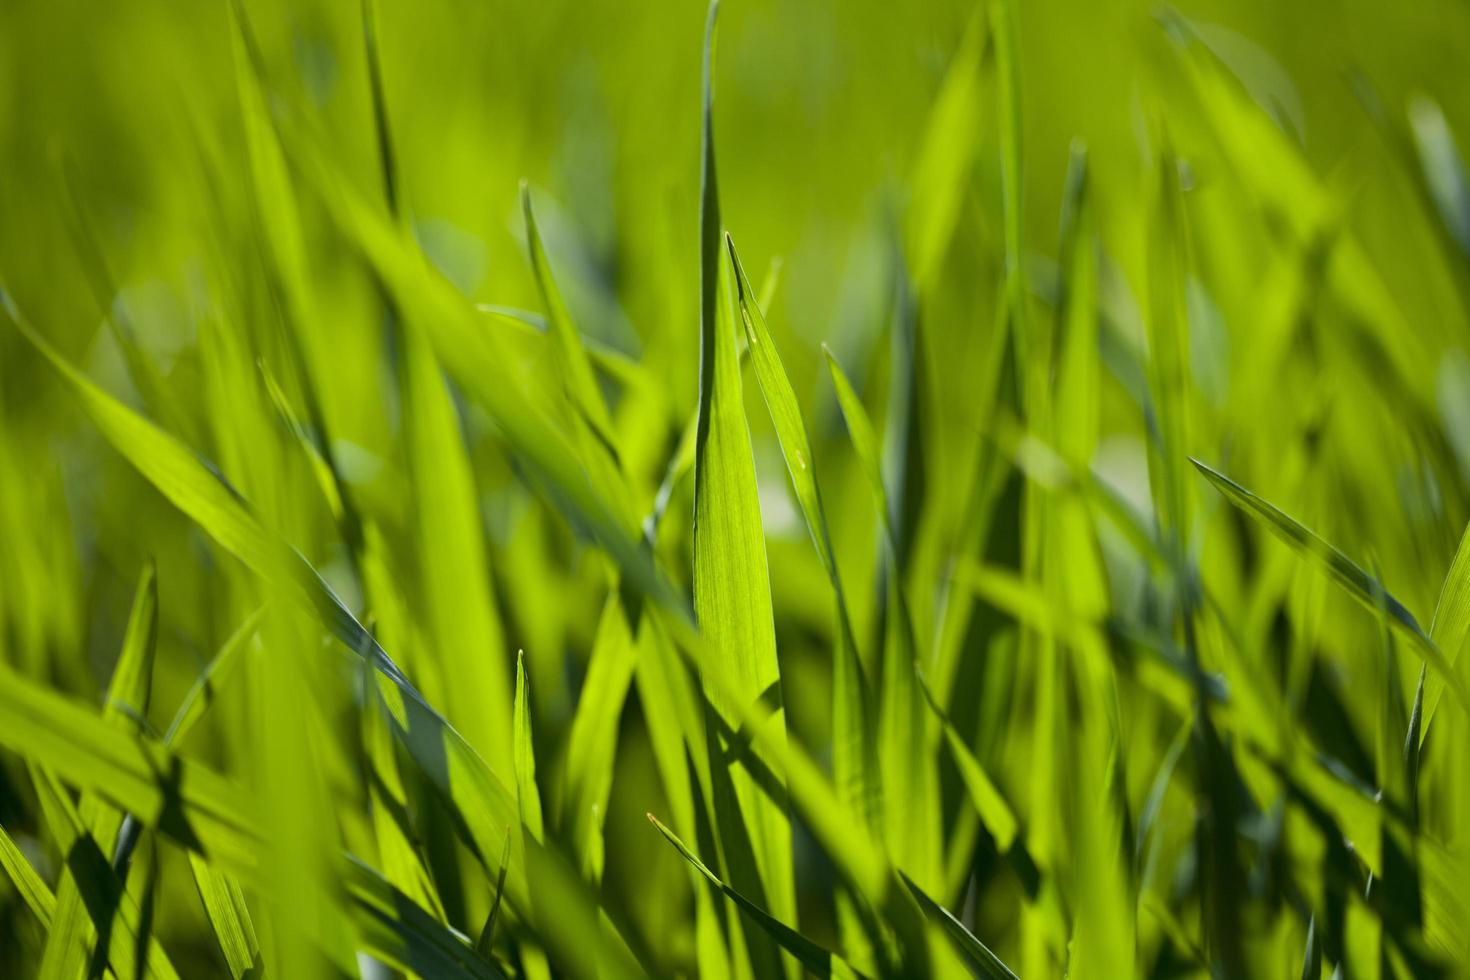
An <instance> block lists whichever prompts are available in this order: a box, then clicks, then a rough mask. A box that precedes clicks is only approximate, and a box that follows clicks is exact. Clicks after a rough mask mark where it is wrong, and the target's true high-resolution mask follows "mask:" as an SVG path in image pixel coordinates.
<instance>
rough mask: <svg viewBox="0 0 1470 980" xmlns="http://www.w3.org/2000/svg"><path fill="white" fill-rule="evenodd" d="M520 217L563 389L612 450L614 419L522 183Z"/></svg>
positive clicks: (527, 187)
mask: <svg viewBox="0 0 1470 980" xmlns="http://www.w3.org/2000/svg"><path fill="white" fill-rule="evenodd" d="M521 213H522V215H523V216H524V217H525V221H526V249H527V251H529V252H530V254H531V271H532V272H533V273H534V274H535V278H536V288H537V290H539V291H540V293H541V303H542V305H543V306H545V308H546V324H547V328H548V332H549V333H550V335H551V339H552V344H553V347H554V349H555V351H556V357H555V360H556V364H557V370H558V371H559V373H560V374H561V381H562V388H563V390H564V391H565V392H566V396H567V399H568V400H569V401H570V402H571V404H572V405H574V406H575V407H576V409H577V410H578V411H579V412H580V414H581V416H582V417H583V418H585V419H586V420H587V422H588V423H589V424H590V425H591V426H592V428H593V431H595V432H596V433H597V434H598V436H599V437H601V438H602V439H603V440H604V442H605V443H606V444H607V445H609V446H610V445H612V444H613V434H612V417H611V416H610V415H609V414H608V411H607V403H606V402H605V401H603V398H602V391H601V390H600V389H599V388H598V387H597V378H596V376H595V375H594V374H593V372H592V360H591V358H590V357H589V356H588V353H587V349H586V348H585V347H583V345H582V337H581V334H580V333H578V331H577V328H576V326H575V325H574V324H573V322H572V315H571V312H570V311H569V310H568V309H567V305H566V302H565V301H564V300H563V299H562V295H561V290H559V289H558V288H557V286H556V280H555V279H554V278H553V277H552V275H551V260H550V259H548V258H547V257H546V248H545V246H544V245H543V244H542V242H541V232H540V230H539V229H538V228H537V226H536V215H535V213H534V212H533V211H532V209H531V189H530V187H529V186H528V185H527V184H526V182H525V181H521Z"/></svg>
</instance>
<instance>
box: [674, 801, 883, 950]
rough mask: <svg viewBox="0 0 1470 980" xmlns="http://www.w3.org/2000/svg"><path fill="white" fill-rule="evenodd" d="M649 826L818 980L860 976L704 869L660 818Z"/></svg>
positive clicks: (700, 862)
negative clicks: (652, 826)
mask: <svg viewBox="0 0 1470 980" xmlns="http://www.w3.org/2000/svg"><path fill="white" fill-rule="evenodd" d="M648 822H649V823H651V824H653V825H654V826H655V827H657V828H658V832H659V833H661V834H663V835H664V839H665V840H667V841H668V842H669V843H670V844H672V845H673V846H674V849H675V850H676V851H678V852H679V853H680V854H681V855H682V856H683V857H684V860H686V861H688V862H689V864H690V865H691V866H693V868H694V869H695V870H696V871H698V872H699V873H700V874H701V875H703V876H704V878H705V880H707V881H708V882H709V883H710V884H712V885H714V886H715V887H716V888H718V889H719V890H720V891H722V892H724V893H725V895H726V896H727V897H728V898H729V899H730V901H732V902H734V903H735V904H736V905H738V906H739V907H740V910H741V911H742V912H744V913H745V914H746V915H747V916H748V917H749V918H750V920H751V921H753V922H754V923H755V924H756V925H758V926H759V927H760V928H761V929H762V930H764V931H765V932H766V933H767V934H768V935H769V936H770V937H771V938H772V939H773V940H775V941H776V943H777V944H779V945H780V947H781V948H782V949H784V950H785V951H786V952H788V953H790V954H791V955H792V956H794V957H796V959H797V962H799V963H801V965H802V966H804V967H806V968H807V970H808V971H810V972H811V973H812V974H813V975H814V976H817V977H833V976H837V977H858V976H861V974H859V973H858V972H857V971H856V970H855V969H853V967H852V966H851V965H849V964H848V963H847V962H846V961H845V960H843V959H842V958H841V957H840V956H838V955H837V954H836V953H833V952H831V951H830V950H827V949H824V948H823V947H822V946H820V945H818V944H817V943H815V942H812V941H811V940H810V939H808V938H806V937H805V936H803V935H802V934H801V933H799V932H797V931H796V930H795V929H792V928H791V927H790V926H788V925H786V923H784V922H782V921H781V920H780V919H777V918H775V917H774V916H772V915H770V914H769V913H767V912H766V911H765V910H763V909H762V908H761V907H760V906H758V905H756V904H755V903H754V902H752V901H750V900H749V899H748V898H746V897H745V896H744V895H742V894H740V893H739V892H738V891H736V890H735V889H733V888H731V887H730V886H729V885H727V884H725V883H724V882H723V881H721V880H720V878H719V876H718V875H716V874H715V873H714V872H713V871H711V870H710V869H709V868H708V867H706V866H705V864H704V862H703V861H701V860H700V859H699V858H698V856H696V855H695V854H694V852H693V851H691V850H689V848H688V847H686V846H685V845H684V842H683V841H681V840H680V839H679V837H678V835H676V834H675V833H674V832H673V831H672V830H670V829H669V828H668V827H665V826H664V825H663V824H662V823H661V822H660V821H659V819H658V818H657V817H655V816H654V815H653V814H651V813H650V814H648Z"/></svg>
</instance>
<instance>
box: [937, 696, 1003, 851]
mask: <svg viewBox="0 0 1470 980" xmlns="http://www.w3.org/2000/svg"><path fill="white" fill-rule="evenodd" d="M918 678H919V690H920V691H922V692H923V694H924V700H925V701H926V702H927V703H928V705H929V709H930V710H931V711H932V712H934V717H935V718H937V719H938V720H939V723H940V725H941V726H942V727H943V729H944V739H945V742H946V744H948V745H949V751H950V755H951V756H952V757H953V758H954V762H955V768H956V769H958V770H959V772H960V781H961V782H962V783H964V784H965V790H966V792H968V793H969V794H970V802H971V803H972V804H974V806H975V812H976V813H978V814H979V815H980V820H981V822H982V823H983V824H984V825H985V829H986V830H987V831H989V833H990V836H991V837H993V838H995V846H996V848H997V850H999V851H1000V852H1001V853H1002V854H1004V853H1006V852H1007V851H1009V850H1010V849H1011V845H1012V844H1014V843H1015V841H1016V834H1017V831H1018V830H1019V825H1018V824H1017V822H1016V815H1015V813H1014V812H1013V811H1012V810H1011V807H1010V804H1009V803H1007V802H1006V800H1005V797H1004V796H1002V795H1001V792H1000V790H998V789H996V787H995V783H994V782H992V781H991V779H990V776H989V775H988V774H987V773H986V772H985V767H984V766H982V765H981V764H980V760H979V759H977V758H975V755H974V753H972V752H971V751H970V747H969V746H968V745H966V744H965V741H964V739H962V738H960V733H959V732H957V731H955V729H954V725H952V724H951V723H950V720H949V717H948V716H947V715H946V714H945V713H944V711H943V709H941V708H940V707H939V704H938V703H937V702H936V701H935V700H934V695H933V694H932V693H931V692H930V690H929V685H928V684H926V683H924V675H923V674H922V673H920V674H919V675H918Z"/></svg>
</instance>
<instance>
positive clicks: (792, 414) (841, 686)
mask: <svg viewBox="0 0 1470 980" xmlns="http://www.w3.org/2000/svg"><path fill="white" fill-rule="evenodd" d="M725 244H726V246H727V247H728V249H729V253H730V265H731V268H732V269H733V270H734V273H735V287H736V296H737V299H738V303H739V308H740V319H741V322H742V323H743V324H744V327H745V336H746V339H747V341H748V349H749V351H750V355H749V356H750V360H751V363H752V364H753V365H754V367H755V376H756V380H757V381H758V382H759V383H760V388H761V394H762V395H763V396H764V397H765V401H766V408H767V409H768V410H769V411H770V415H771V423H772V425H773V426H774V427H775V429H776V437H777V439H778V440H779V442H780V444H781V451H782V454H783V455H784V456H785V459H786V472H787V473H788V474H790V477H791V485H792V487H793V488H794V489H795V491H796V500H797V503H798V505H799V506H800V508H801V513H802V517H803V518H804V519H805V521H806V527H807V532H808V533H809V534H810V535H811V539H812V544H813V545H814V546H815V547H816V550H817V556H818V557H819V558H820V559H821V562H822V567H823V568H824V569H825V570H826V572H827V577H828V578H829V579H830V580H831V582H832V592H833V596H834V602H835V611H836V613H835V620H836V622H835V626H836V629H835V635H834V637H833V653H832V658H833V665H832V678H833V679H832V687H833V690H832V698H833V701H832V732H833V734H832V754H833V760H832V769H833V774H834V777H835V779H836V781H837V786H838V788H839V790H840V791H841V792H842V793H843V794H844V798H845V799H846V800H847V803H848V805H849V806H851V807H852V808H853V809H854V810H855V811H857V812H858V813H859V814H861V815H863V816H865V817H867V818H868V819H870V820H871V819H875V818H876V816H877V813H878V771H877V763H876V759H874V758H873V757H872V748H873V746H874V744H875V742H874V740H873V737H872V735H871V734H870V728H871V724H870V720H869V714H870V708H869V704H870V702H869V696H868V686H867V683H866V680H865V678H864V677H863V670H862V662H861V658H859V656H858V651H857V640H856V638H855V636H854V634H853V628H852V619H851V616H850V615H849V614H848V610H847V598H846V596H845V595H844V593H843V589H842V579H841V576H840V575H839V574H838V570H837V561H836V558H835V557H834V555H833V553H832V532H831V530H830V529H829V527H828V525H827V515H826V512H825V510H824V509H823V506H822V494H821V489H820V488H819V487H818V485H817V478H816V459H815V457H814V455H813V453H812V446H811V440H810V438H809V437H808V434H807V428H806V422H805V421H804V420H803V419H802V416H801V408H800V405H799V404H798V402H797V399H796V392H795V391H794V390H793V389H792V387H791V381H790V379H789V378H788V377H787V375H786V369H785V367H784V366H783V365H782V363H781V356H780V354H779V353H778V352H777V350H776V345H775V341H774V340H773V339H772V337H771V333H770V330H768V329H767V327H766V320H765V317H764V315H762V313H761V309H760V305H759V303H758V302H757V300H756V297H755V296H754V295H752V292H751V286H750V280H749V279H748V278H746V275H745V269H744V268H743V267H742V266H741V264H740V257H739V256H738V255H737V254H736V251H735V243H734V241H733V240H731V238H730V236H729V235H726V236H725Z"/></svg>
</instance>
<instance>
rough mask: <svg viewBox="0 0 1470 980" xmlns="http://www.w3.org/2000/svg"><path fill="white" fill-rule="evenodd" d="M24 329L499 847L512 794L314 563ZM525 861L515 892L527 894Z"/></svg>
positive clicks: (105, 429) (486, 840)
mask: <svg viewBox="0 0 1470 980" xmlns="http://www.w3.org/2000/svg"><path fill="white" fill-rule="evenodd" d="M16 322H17V324H18V325H19V326H20V329H21V331H22V333H23V334H24V335H25V336H26V337H27V338H28V339H29V340H30V341H31V343H32V344H33V345H34V346H35V347H36V348H37V350H39V351H40V352H41V353H42V354H43V355H45V357H46V359H47V360H48V361H49V362H50V363H51V364H52V365H53V366H54V367H55V368H56V370H57V373H58V374H59V376H60V377H61V378H62V379H63V380H64V381H65V382H66V384H67V386H68V387H69V388H70V389H71V391H72V393H73V394H74V395H75V396H76V397H77V399H78V400H79V401H80V402H81V404H82V406H83V407H84V408H85V409H86V410H87V413H88V415H90V416H91V418H92V420H93V422H94V423H95V424H96V425H97V426H98V428H99V429H101V430H102V433H103V435H104V436H106V437H107V439H108V441H109V442H111V443H112V444H113V446H114V448H116V449H117V450H118V451H119V452H120V453H121V454H122V455H123V456H124V457H125V458H126V459H127V460H128V461H129V462H130V463H132V465H133V466H134V467H136V468H137V469H138V471H139V472H140V473H142V474H143V476H144V477H145V478H147V479H148V480H149V482H151V483H153V485H154V486H155V487H157V488H158V489H159V490H160V492H162V493H163V495H164V496H165V497H167V498H168V499H169V500H170V502H172V503H173V504H174V505H175V506H176V507H178V508H179V509H180V510H181V511H183V512H184V513H185V514H186V515H188V516H189V517H190V518H192V519H193V520H194V521H195V522H196V523H198V524H199V525H200V527H201V528H203V529H204V530H205V531H206V532H207V533H208V534H209V535H210V537H212V538H214V540H215V541H216V542H218V543H219V544H220V545H221V546H222V547H224V548H225V550H227V551H229V552H230V553H231V554H233V555H235V557H237V558H239V559H240V560H241V561H242V562H243V563H244V564H245V565H247V566H248V567H249V568H250V569H251V570H252V571H254V572H256V573H257V574H258V575H260V576H262V577H263V578H264V579H265V580H266V581H270V582H274V583H278V584H279V585H280V587H281V588H283V589H285V590H288V593H289V594H290V596H291V598H293V599H294V600H296V601H297V602H298V603H300V604H301V605H303V606H305V607H306V608H307V609H309V610H311V611H314V612H315V613H316V614H317V615H318V616H319V617H320V618H321V620H322V621H323V623H324V624H325V626H326V627H327V629H328V630H330V631H331V632H332V634H333V635H334V636H335V637H336V638H337V639H338V640H339V641H340V642H341V643H343V645H345V646H346V647H347V648H348V649H349V650H351V651H352V652H353V653H356V654H357V655H359V656H361V657H364V658H366V659H368V660H369V661H370V662H371V663H372V664H373V666H374V667H375V668H376V669H377V670H378V672H379V673H380V675H381V677H382V679H381V682H380V684H379V691H380V694H381V695H382V696H383V697H385V698H386V699H387V700H388V708H389V711H390V715H391V717H392V719H393V722H394V734H395V736H396V737H397V738H398V739H399V740H400V741H401V742H402V743H403V745H404V747H405V748H406V749H407V750H408V752H409V754H410V755H411V756H412V757H413V758H414V759H415V760H416V761H417V762H418V764H419V765H420V766H421V767H422V768H423V770H424V772H425V775H427V776H428V777H429V779H430V781H431V783H432V784H433V785H434V786H435V788H436V789H437V790H438V791H439V792H441V793H443V794H444V796H445V798H446V800H448V801H449V802H450V804H451V805H452V806H454V807H455V808H456V809H457V810H458V811H459V812H460V813H461V815H462V816H463V819H464V823H465V826H466V827H467V829H468V830H469V833H470V836H471V838H472V840H473V842H474V845H475V846H476V848H477V849H478V850H479V853H480V855H481V857H482V859H485V860H493V858H488V859H487V858H485V855H493V854H496V853H498V848H499V846H500V844H501V842H502V841H503V840H504V835H505V830H506V828H507V827H510V826H513V825H514V823H515V822H516V821H517V820H518V819H519V818H518V816H517V815H516V804H515V797H514V795H513V794H512V793H511V791H510V790H509V789H508V788H507V787H506V785H505V784H504V783H503V782H502V781H501V779H500V778H499V777H498V776H497V775H496V774H495V773H494V772H493V771H492V770H491V769H490V768H489V767H488V766H487V765H486V764H485V762H484V760H483V759H482V757H481V756H479V755H478V754H477V753H476V752H475V750H474V749H473V748H471V747H470V745H469V744H468V743H467V742H466V741H465V740H464V738H463V737H462V736H461V735H459V733H458V732H457V731H455V729H454V728H453V727H452V726H451V725H450V724H449V723H448V722H447V721H445V720H444V718H443V717H442V716H441V715H440V714H439V713H438V712H437V711H436V710H435V709H434V708H433V707H431V706H430V705H429V704H428V702H427V701H425V700H424V699H423V697H422V696H421V695H420V694H419V693H418V691H417V689H415V688H414V686H413V685H412V684H411V683H409V681H408V679H407V678H406V677H405V676H404V675H403V673H402V671H401V670H399V668H398V666H397V664H395V663H394V662H393V660H392V658H391V657H389V656H388V654H387V652H386V651H384V650H383V648H382V647H381V646H380V645H379V644H378V642H377V641H376V640H375V639H374V638H373V637H372V635H371V634H369V633H368V632H367V631H366V630H365V629H363V627H362V625H361V624H360V623H359V622H358V621H357V620H356V619H355V618H354V617H353V616H352V614H351V613H350V612H348V611H347V609H346V608H345V607H344V606H343V605H342V603H341V601H340V600H339V599H338V598H337V597H336V595H335V594H333V593H332V591H331V590H330V589H329V588H328V587H327V585H326V583H325V582H324V581H323V580H322V579H321V577H320V576H319V575H317V573H316V572H315V570H313V569H312V568H311V566H310V565H309V564H308V563H307V562H306V561H305V560H304V559H303V558H302V557H301V556H300V555H299V554H297V553H296V552H295V551H293V550H292V549H291V548H290V547H289V546H287V545H285V544H284V543H283V542H281V541H279V540H278V539H277V538H275V537H274V536H273V535H272V534H271V533H270V532H268V531H267V530H266V529H265V528H264V527H263V526H262V525H261V524H260V522H259V521H258V520H257V519H256V518H255V517H254V516H253V515H252V514H251V512H250V511H249V509H248V508H247V506H246V505H245V504H244V503H243V502H242V501H241V500H240V498H239V497H238V496H237V495H235V494H234V493H233V492H232V491H231V490H230V489H229V488H228V487H227V486H226V485H225V484H224V483H222V482H221V481H220V480H219V479H218V477H217V476H216V475H215V473H214V471H212V470H211V469H210V468H209V467H208V466H207V465H206V464H204V463H202V462H201V461H200V460H199V458H198V457H196V456H195V455H194V454H193V453H192V452H190V451H189V450H188V449H187V448H186V447H184V446H183V445H181V444H180V443H179V442H178V441H177V440H175V439H173V438H172V437H171V436H168V435H167V434H165V433H163V432H160V431H159V430H158V429H156V428H155V427H154V426H153V425H152V424H151V423H149V422H148V421H147V420H146V419H143V418H142V417H141V416H138V415H137V414H136V413H134V412H133V411H132V410H130V409H128V408H127V407H126V406H124V405H123V404H121V403H120V402H118V401H117V400H115V399H113V398H112V397H111V396H109V395H107V394H106V393H105V392H103V391H102V390H101V389H100V388H98V387H97V386H96V385H94V384H92V382H90V381H89V380H87V379H86V378H85V377H84V376H83V375H81V374H80V373H79V372H77V371H76V369H75V368H73V367H72V366H71V365H70V364H68V363H67V362H66V361H65V360H64V359H62V358H61V356H60V355H59V354H57V353H56V352H55V350H54V349H53V348H52V347H51V346H50V345H49V344H48V343H47V342H46V341H45V340H44V339H43V338H41V336H40V335H39V334H37V333H36V332H35V331H34V330H33V329H32V328H31V327H29V326H28V325H27V324H25V323H24V321H21V320H17V321H16ZM518 872H519V862H517V863H516V864H514V865H513V870H512V875H511V884H510V888H509V892H510V895H511V897H512V900H513V902H514V901H516V900H517V899H518V897H519V896H522V895H523V894H524V890H523V886H524V878H523V876H522V875H521V874H519V873H518Z"/></svg>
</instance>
